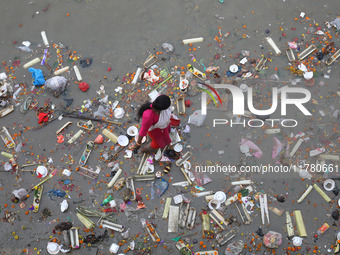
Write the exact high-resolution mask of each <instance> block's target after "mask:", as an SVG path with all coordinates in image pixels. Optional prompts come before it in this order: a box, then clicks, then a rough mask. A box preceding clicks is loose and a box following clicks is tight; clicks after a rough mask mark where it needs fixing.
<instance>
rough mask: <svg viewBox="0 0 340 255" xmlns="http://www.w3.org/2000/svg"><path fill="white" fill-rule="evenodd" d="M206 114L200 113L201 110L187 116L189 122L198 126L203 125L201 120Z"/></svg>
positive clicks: (203, 119)
mask: <svg viewBox="0 0 340 255" xmlns="http://www.w3.org/2000/svg"><path fill="white" fill-rule="evenodd" d="M205 117H206V115H202V111H201V110H196V111H194V113H193V114H191V115H190V117H189V121H188V123H189V124H192V125H195V126H196V127H200V126H202V125H203V122H204V121H205Z"/></svg>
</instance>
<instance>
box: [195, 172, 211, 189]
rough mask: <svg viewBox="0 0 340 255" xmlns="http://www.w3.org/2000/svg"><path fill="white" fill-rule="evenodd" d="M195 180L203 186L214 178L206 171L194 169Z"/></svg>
mask: <svg viewBox="0 0 340 255" xmlns="http://www.w3.org/2000/svg"><path fill="white" fill-rule="evenodd" d="M193 174H194V176H195V181H196V183H197V185H198V186H203V185H205V184H208V183H209V182H212V180H211V179H210V178H209V177H208V175H207V174H206V173H201V172H197V171H194V173H193Z"/></svg>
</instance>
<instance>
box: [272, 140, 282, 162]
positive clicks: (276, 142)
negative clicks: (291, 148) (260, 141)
mask: <svg viewBox="0 0 340 255" xmlns="http://www.w3.org/2000/svg"><path fill="white" fill-rule="evenodd" d="M273 140H274V146H273V153H272V158H276V157H277V156H278V155H279V154H280V152H281V151H282V150H283V148H284V145H283V143H281V141H280V140H279V139H277V138H276V137H274V138H273Z"/></svg>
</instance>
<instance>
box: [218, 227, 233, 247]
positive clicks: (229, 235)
mask: <svg viewBox="0 0 340 255" xmlns="http://www.w3.org/2000/svg"><path fill="white" fill-rule="evenodd" d="M235 235H236V230H235V229H231V230H229V231H228V232H227V233H226V234H224V235H223V236H221V237H219V238H217V242H218V244H219V245H221V246H222V245H225V244H226V243H227V242H228V241H229V240H231V239H232V238H234V237H235Z"/></svg>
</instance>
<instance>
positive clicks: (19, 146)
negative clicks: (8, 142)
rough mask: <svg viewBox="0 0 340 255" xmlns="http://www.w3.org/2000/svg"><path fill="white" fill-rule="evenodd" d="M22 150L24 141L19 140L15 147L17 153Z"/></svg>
mask: <svg viewBox="0 0 340 255" xmlns="http://www.w3.org/2000/svg"><path fill="white" fill-rule="evenodd" d="M21 151H22V142H19V143H18V145H17V147H15V153H19V152H21Z"/></svg>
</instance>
